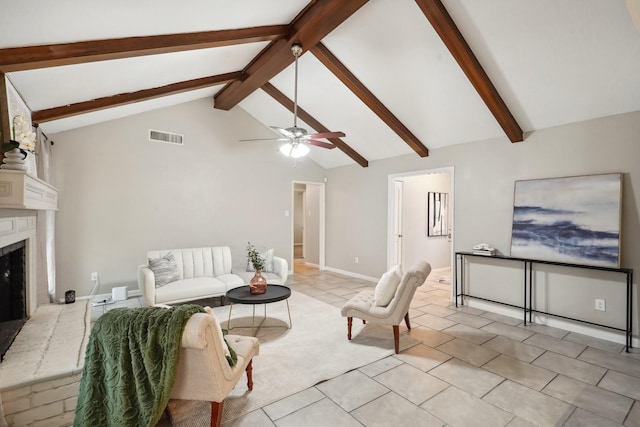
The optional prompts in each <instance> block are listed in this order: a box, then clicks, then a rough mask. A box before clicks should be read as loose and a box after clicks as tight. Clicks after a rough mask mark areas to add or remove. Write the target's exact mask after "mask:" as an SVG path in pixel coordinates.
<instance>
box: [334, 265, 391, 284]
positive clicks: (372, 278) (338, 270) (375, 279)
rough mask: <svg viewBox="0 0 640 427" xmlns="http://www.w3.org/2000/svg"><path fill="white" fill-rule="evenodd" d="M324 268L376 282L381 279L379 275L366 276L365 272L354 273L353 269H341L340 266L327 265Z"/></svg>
mask: <svg viewBox="0 0 640 427" xmlns="http://www.w3.org/2000/svg"><path fill="white" fill-rule="evenodd" d="M323 270H327V271H331V272H333V273H338V274H344V275H345V276H349V277H355V278H356V279H363V280H368V281H370V282H375V283H377V282H378V281H379V280H380V278H379V277H371V276H365V275H364V274H359V273H354V272H352V271H346V270H340V269H339V268H333V267H325V268H323Z"/></svg>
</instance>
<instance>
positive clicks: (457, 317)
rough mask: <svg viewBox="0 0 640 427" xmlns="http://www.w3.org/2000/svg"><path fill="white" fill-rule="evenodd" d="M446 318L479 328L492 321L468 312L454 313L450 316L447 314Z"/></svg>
mask: <svg viewBox="0 0 640 427" xmlns="http://www.w3.org/2000/svg"><path fill="white" fill-rule="evenodd" d="M447 319H449V320H452V321H454V322H456V323H462V324H463V325H467V326H471V327H472V328H481V327H483V326H485V325H488V324H489V323H492V322H493V321H492V320H489V319H485V318H484V317H481V316H476V315H473V314H468V313H455V314H452V315H451V316H447Z"/></svg>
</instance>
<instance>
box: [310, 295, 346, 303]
mask: <svg viewBox="0 0 640 427" xmlns="http://www.w3.org/2000/svg"><path fill="white" fill-rule="evenodd" d="M314 298H316V299H318V300H320V301H323V302H326V303H329V304H333V303H339V302H341V303H345V302H347V300H346V299H345V298H342V297H341V296H338V295H334V294H330V293H326V294H324V295H317V296H315V297H314Z"/></svg>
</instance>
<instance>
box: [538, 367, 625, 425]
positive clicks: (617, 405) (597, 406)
mask: <svg viewBox="0 0 640 427" xmlns="http://www.w3.org/2000/svg"><path fill="white" fill-rule="evenodd" d="M542 392H543V393H544V394H548V395H549V396H552V397H555V398H556V399H560V400H562V401H564V402H567V403H570V404H572V405H574V406H577V407H579V408H582V409H586V410H588V411H590V412H593V413H594V414H596V415H599V416H601V417H604V418H607V419H610V420H612V421H615V422H618V423H622V422H623V421H624V419H625V417H626V416H627V413H628V412H629V409H631V405H633V399H629V398H628V397H624V396H620V395H619V394H616V393H612V392H610V391H607V390H603V389H602V388H600V387H596V386H593V385H590V384H585V383H583V382H580V381H577V380H574V379H572V378H568V377H565V376H563V375H558V376H557V377H556V378H555V379H554V380H553V381H551V382H550V383H549V384H548V385H547V386H546V387H545V388H544V389H543V390H542Z"/></svg>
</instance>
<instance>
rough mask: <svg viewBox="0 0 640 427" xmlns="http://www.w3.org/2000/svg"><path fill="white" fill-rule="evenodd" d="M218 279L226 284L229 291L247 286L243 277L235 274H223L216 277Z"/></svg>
mask: <svg viewBox="0 0 640 427" xmlns="http://www.w3.org/2000/svg"><path fill="white" fill-rule="evenodd" d="M216 279H218V280H220V281H221V282H224V284H225V285H227V289H233V288H237V287H238V286H242V285H244V284H246V283H245V281H244V280H243V279H242V277H240V276H238V275H237V274H233V273H229V274H221V275H220V276H216Z"/></svg>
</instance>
